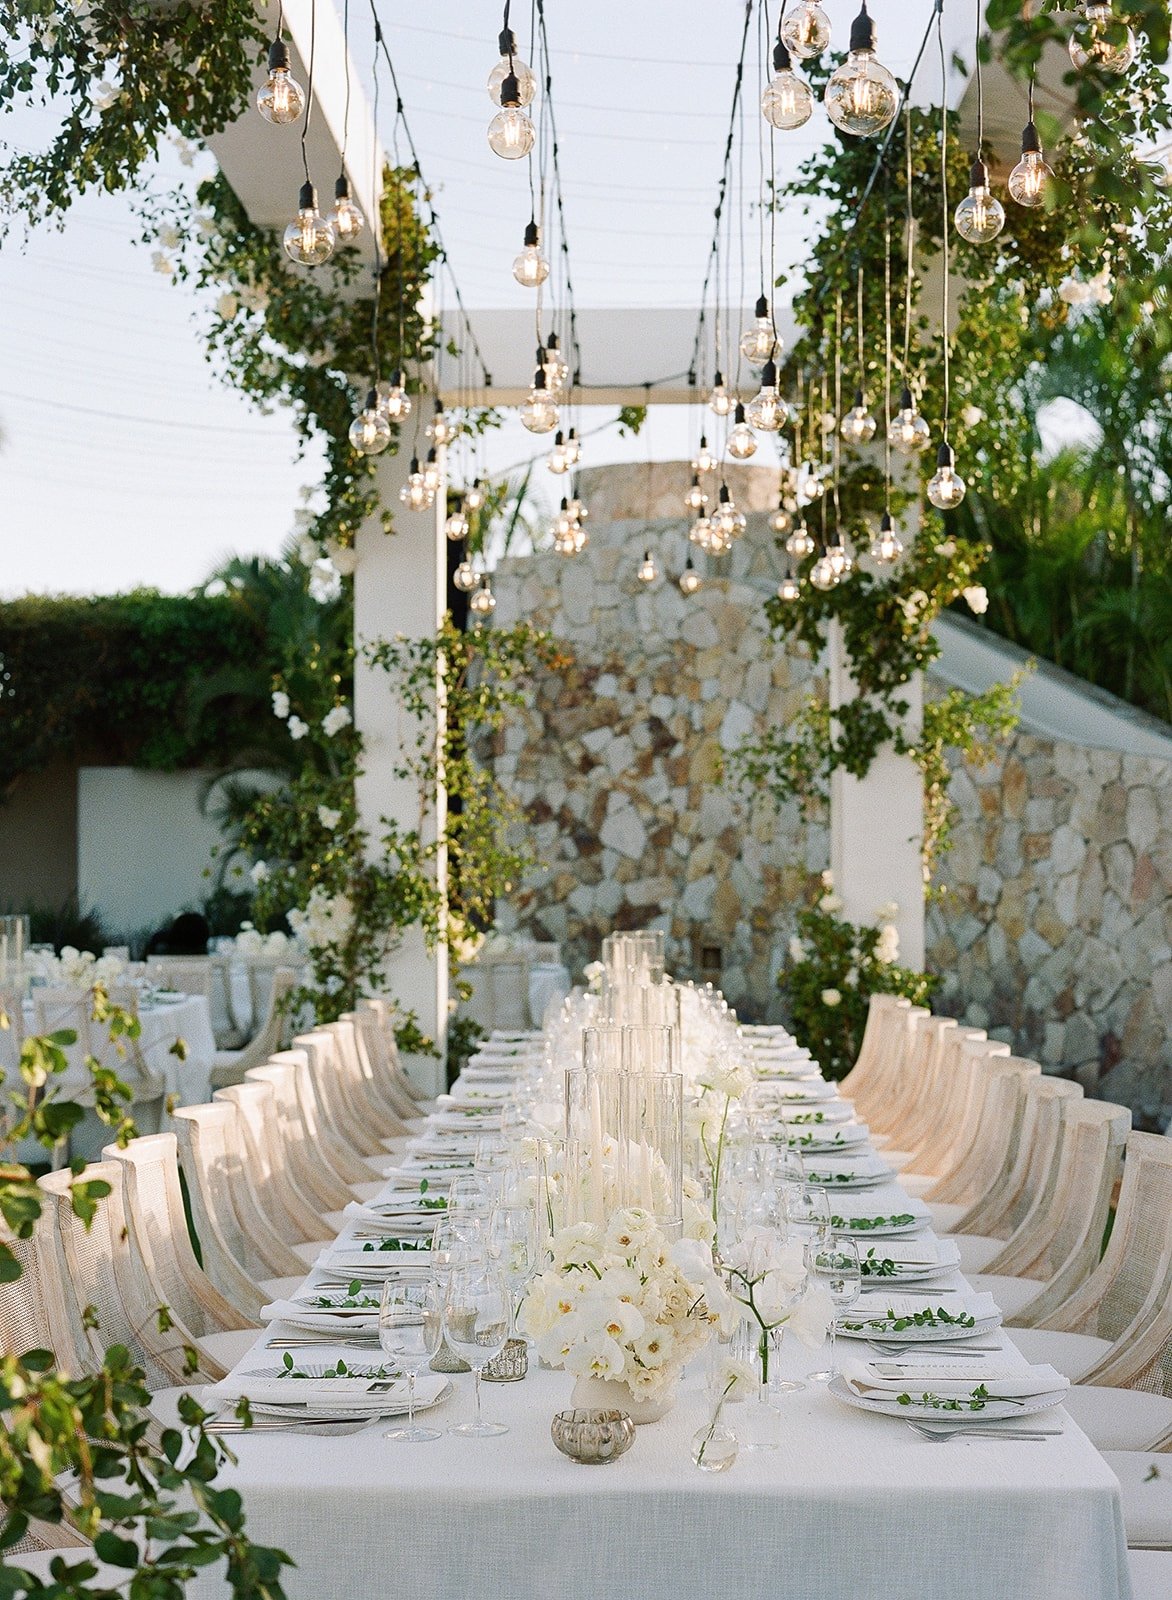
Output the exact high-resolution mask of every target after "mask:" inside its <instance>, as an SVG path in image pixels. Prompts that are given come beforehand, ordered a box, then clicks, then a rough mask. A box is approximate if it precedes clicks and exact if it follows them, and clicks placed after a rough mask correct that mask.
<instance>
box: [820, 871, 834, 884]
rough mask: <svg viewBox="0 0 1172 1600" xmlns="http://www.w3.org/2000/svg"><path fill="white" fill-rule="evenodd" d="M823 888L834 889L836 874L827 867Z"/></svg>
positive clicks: (823, 877) (823, 878) (823, 876)
mask: <svg viewBox="0 0 1172 1600" xmlns="http://www.w3.org/2000/svg"><path fill="white" fill-rule="evenodd" d="M822 887H823V888H824V889H833V888H834V874H833V872H831V870H830V868H829V867H827V869H826V871H825V872H824V873H823V874H822Z"/></svg>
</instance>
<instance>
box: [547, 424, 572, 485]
mask: <svg viewBox="0 0 1172 1600" xmlns="http://www.w3.org/2000/svg"><path fill="white" fill-rule="evenodd" d="M545 464H546V466H547V467H548V468H549V470H550V471H551V472H553V473H556V474H557V476H558V477H561V475H562V473H563V472H569V470H570V463H569V462H568V461H567V460H566V437H565V434H564V433H562V431H561V429H560V428H559V429H558V431H557V433H555V434H554V439H553V449H552V450H551V451H550V453H549V460H548V461H547V462H546V463H545Z"/></svg>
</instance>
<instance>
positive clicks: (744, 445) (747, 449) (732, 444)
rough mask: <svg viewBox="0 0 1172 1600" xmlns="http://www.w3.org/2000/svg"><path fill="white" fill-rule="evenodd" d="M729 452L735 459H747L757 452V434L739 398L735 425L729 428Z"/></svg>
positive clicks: (734, 417)
mask: <svg viewBox="0 0 1172 1600" xmlns="http://www.w3.org/2000/svg"><path fill="white" fill-rule="evenodd" d="M728 453H729V455H730V456H732V458H733V460H734V461H747V460H748V459H749V457H750V456H752V455H756V453H757V435H756V434H755V433H754V432H753V430H752V428H750V426H749V424H748V423H747V422H746V421H745V408H744V406H743V405H742V404H741V402H740V401H739V400H738V401H737V408H736V411H735V412H734V413H733V427H732V428H731V429H730V430H729V436H728Z"/></svg>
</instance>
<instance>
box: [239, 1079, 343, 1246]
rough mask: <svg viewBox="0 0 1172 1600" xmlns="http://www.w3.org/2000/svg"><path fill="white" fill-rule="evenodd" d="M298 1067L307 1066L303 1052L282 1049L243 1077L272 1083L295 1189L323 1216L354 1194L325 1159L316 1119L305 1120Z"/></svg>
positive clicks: (279, 1131)
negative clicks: (298, 1079) (298, 1082)
mask: <svg viewBox="0 0 1172 1600" xmlns="http://www.w3.org/2000/svg"><path fill="white" fill-rule="evenodd" d="M299 1070H300V1071H304V1070H306V1062H305V1056H304V1055H303V1054H302V1053H301V1052H300V1051H293V1050H284V1051H282V1052H281V1054H280V1055H279V1056H274V1057H273V1058H272V1059H270V1060H269V1061H266V1062H265V1064H264V1066H263V1067H250V1068H249V1071H248V1077H247V1080H246V1081H247V1082H249V1083H254V1082H256V1083H269V1084H271V1085H272V1089H273V1100H274V1104H275V1106H276V1112H277V1130H278V1137H279V1139H280V1142H281V1147H282V1150H283V1152H284V1160H285V1161H286V1163H287V1164H288V1167H289V1171H290V1173H291V1175H292V1178H293V1181H294V1183H295V1184H296V1185H297V1187H298V1189H299V1190H300V1191H301V1193H302V1194H304V1195H305V1197H306V1199H307V1200H308V1201H309V1202H310V1203H311V1204H312V1205H313V1206H314V1208H315V1209H317V1210H319V1211H320V1212H321V1214H322V1215H323V1216H325V1215H327V1214H328V1213H330V1212H335V1211H341V1210H342V1209H343V1208H344V1207H345V1206H347V1205H349V1203H350V1201H351V1200H353V1199H354V1198H355V1195H354V1191H353V1190H352V1189H351V1187H350V1185H349V1184H348V1183H347V1182H346V1180H345V1179H344V1178H342V1177H340V1176H339V1175H338V1173H336V1172H335V1171H334V1169H333V1167H332V1166H331V1165H330V1164H329V1162H328V1161H327V1160H326V1159H325V1157H324V1155H323V1153H322V1150H321V1146H320V1144H319V1142H318V1130H317V1125H316V1123H313V1122H311V1123H310V1124H307V1123H306V1120H305V1117H304V1115H303V1112H302V1104H301V1099H300V1097H299V1096H298V1093H297V1074H298V1071H299Z"/></svg>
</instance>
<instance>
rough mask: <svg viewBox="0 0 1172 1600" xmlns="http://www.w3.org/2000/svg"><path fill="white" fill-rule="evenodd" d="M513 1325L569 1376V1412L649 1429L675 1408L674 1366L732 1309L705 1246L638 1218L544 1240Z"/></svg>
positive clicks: (626, 1213) (620, 1216)
mask: <svg viewBox="0 0 1172 1600" xmlns="http://www.w3.org/2000/svg"><path fill="white" fill-rule="evenodd" d="M550 1249H551V1259H550V1263H549V1265H548V1266H547V1268H546V1270H545V1271H544V1272H541V1273H538V1275H537V1276H536V1277H535V1278H534V1279H533V1280H532V1281H531V1283H530V1285H529V1288H528V1290H527V1291H526V1296H525V1302H524V1304H523V1306H522V1308H521V1315H520V1318H519V1325H520V1328H521V1330H522V1332H523V1333H525V1334H527V1335H528V1336H529V1337H530V1338H532V1339H533V1340H534V1342H535V1343H536V1345H537V1349H538V1352H539V1354H540V1355H541V1357H542V1359H543V1360H544V1361H545V1362H546V1363H547V1364H548V1365H549V1366H551V1367H560V1368H562V1369H564V1370H565V1371H566V1372H569V1373H572V1374H573V1376H574V1378H575V1380H576V1382H575V1385H574V1393H573V1397H572V1403H573V1405H575V1406H583V1407H594V1408H599V1409H615V1410H622V1411H627V1412H629V1413H630V1415H631V1418H632V1419H633V1421H635V1422H636V1423H647V1422H655V1421H657V1420H658V1419H659V1418H660V1417H662V1416H664V1415H665V1414H666V1413H667V1412H668V1411H669V1410H670V1409H671V1407H672V1405H673V1404H674V1403H675V1390H676V1384H677V1382H678V1379H679V1375H680V1372H681V1371H682V1369H683V1367H684V1365H685V1364H686V1363H687V1362H688V1361H690V1360H691V1358H692V1357H693V1356H694V1355H696V1354H697V1353H698V1352H699V1351H700V1350H701V1349H703V1347H704V1345H705V1344H706V1343H707V1341H708V1338H709V1336H710V1334H711V1332H712V1330H713V1327H714V1326H715V1325H716V1324H718V1323H719V1322H721V1321H722V1320H724V1321H725V1322H726V1323H727V1319H728V1317H729V1314H730V1311H731V1310H733V1309H735V1308H732V1307H731V1305H730V1301H729V1296H728V1294H727V1292H726V1291H725V1289H724V1288H723V1286H722V1284H721V1283H720V1280H719V1278H718V1276H717V1274H716V1272H715V1270H714V1268H713V1265H712V1255H711V1252H710V1251H709V1250H708V1248H707V1246H706V1245H703V1244H701V1243H700V1242H699V1241H697V1240H694V1239H684V1240H680V1241H679V1242H677V1243H676V1244H674V1245H673V1244H672V1243H670V1242H669V1240H668V1238H667V1236H666V1234H665V1233H664V1231H663V1229H662V1228H660V1227H659V1225H658V1224H657V1222H656V1221H655V1218H654V1217H653V1216H652V1215H651V1214H650V1213H649V1212H647V1211H642V1210H639V1209H637V1208H634V1207H631V1208H628V1209H626V1210H623V1211H619V1212H617V1213H616V1214H615V1215H614V1216H612V1218H611V1219H610V1222H609V1223H608V1224H607V1225H606V1226H601V1225H599V1224H597V1223H591V1222H580V1223H575V1224H573V1225H571V1226H569V1227H565V1228H562V1229H561V1230H560V1232H558V1233H557V1234H555V1236H554V1238H553V1240H552V1242H551V1247H550Z"/></svg>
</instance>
